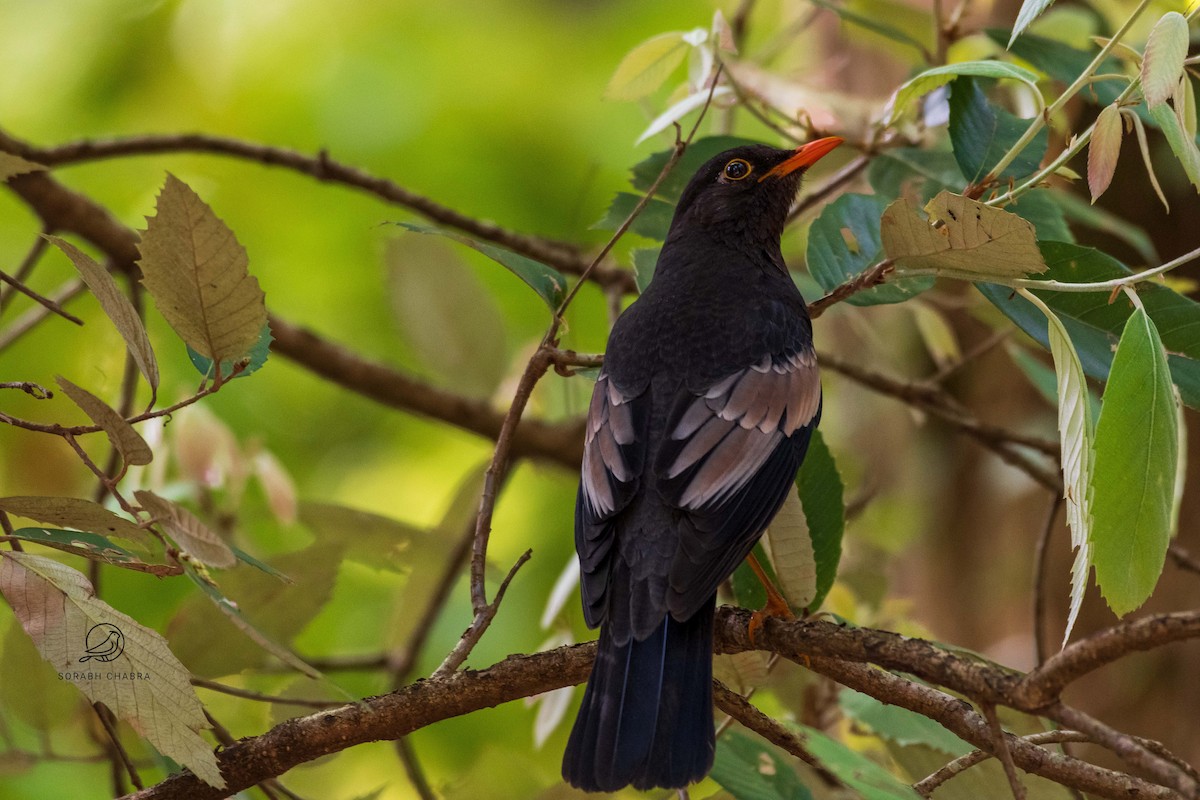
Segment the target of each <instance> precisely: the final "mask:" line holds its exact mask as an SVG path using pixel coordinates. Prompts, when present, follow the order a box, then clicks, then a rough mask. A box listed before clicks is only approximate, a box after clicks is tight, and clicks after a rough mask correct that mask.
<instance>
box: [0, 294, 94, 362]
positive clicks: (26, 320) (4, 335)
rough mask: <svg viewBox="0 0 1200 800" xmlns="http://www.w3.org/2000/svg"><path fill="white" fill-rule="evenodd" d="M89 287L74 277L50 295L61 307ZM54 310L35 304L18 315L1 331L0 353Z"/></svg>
mask: <svg viewBox="0 0 1200 800" xmlns="http://www.w3.org/2000/svg"><path fill="white" fill-rule="evenodd" d="M86 289H87V286H86V285H84V283H83V281H82V280H81V279H79V278H73V279H72V280H69V281H67V282H66V283H64V284H63V285H62V286H60V287H59V289H58V291H56V292H55V293H54V294H52V295H51V296H50V299H51V300H53V301H54V302H55V303H56V304H57V305H58V307H59V308H62V307H63V306H64V305H66V304H67V302H68V301H70V300H73V299H75V298H76V297H77V296H79V295H81V294H83V292H84V291H85V290H86ZM51 313H52V312H51V311H50V309H48V308H46V307H45V306H33V307H31V308H29V309H28V310H26V311H25V313H24V314H22V315H21V316H19V317H17V319H16V321H15V322H14V323H13V324H12V325H10V326H9V327H8V328H6V329H5V330H3V331H0V353H2V352H4V350H5V349H7V348H8V347H9V346H10V345H12V344H13V343H14V342H16V341H17V340H18V339H20V338H21V337H22V336H24V335H25V334H27V333H29V332H30V331H31V330H33V329H34V328H35V327H37V326H38V324H39V323H41V321H42V320H44V319H46V318H48V317H49V316H50V314H51Z"/></svg>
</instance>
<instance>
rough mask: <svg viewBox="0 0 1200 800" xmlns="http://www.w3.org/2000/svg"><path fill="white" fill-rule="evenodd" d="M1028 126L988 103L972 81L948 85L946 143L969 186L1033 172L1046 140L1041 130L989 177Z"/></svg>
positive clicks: (1045, 132) (1045, 130) (1044, 152)
mask: <svg viewBox="0 0 1200 800" xmlns="http://www.w3.org/2000/svg"><path fill="white" fill-rule="evenodd" d="M1029 124H1030V121H1029V120H1027V119H1021V118H1020V117H1016V116H1014V115H1012V114H1010V113H1008V112H1007V111H1005V110H1004V109H1003V108H1000V107H999V106H997V105H996V104H995V103H992V102H990V101H989V100H988V98H987V95H986V94H984V92H983V90H982V89H981V88H980V86H979V82H978V81H976V80H975V79H973V78H970V77H960V78H956V79H955V81H954V83H952V84H951V85H950V129H949V131H950V142H951V144H952V145H953V147H954V159H955V160H956V161H957V162H958V167H959V169H960V170H961V171H962V174H963V177H965V178H966V179H967V180H968V181H971V182H972V183H979V182H981V181H983V180H984V179H985V178H989V177H990V178H993V179H995V180H999V181H1005V180H1008V179H1013V180H1020V179H1021V178H1024V177H1026V176H1027V175H1030V174H1032V173H1033V172H1035V171H1036V170H1037V168H1038V165H1039V164H1040V163H1041V160H1042V157H1043V156H1044V155H1045V154H1046V147H1047V145H1048V143H1049V141H1050V139H1049V132H1048V131H1047V129H1046V128H1044V127H1043V128H1042V129H1041V130H1040V131H1039V132H1038V134H1037V135H1036V136H1035V137H1034V138H1033V140H1032V141H1030V142H1029V144H1027V145H1025V147H1024V148H1023V149H1022V150H1021V152H1020V153H1019V154H1018V155H1017V157H1016V158H1014V159H1013V161H1012V163H1010V164H1009V165H1008V166H1007V167H1005V168H1004V170H1003V171H1002V172H1001V173H1000V174H999V175H991V171H992V168H993V167H995V166H996V164H997V163H999V161H1000V159H1001V157H1002V156H1004V154H1005V153H1007V152H1008V151H1009V150H1010V149H1012V147H1013V146H1014V145H1016V143H1017V142H1018V140H1020V138H1021V137H1022V136H1023V135H1024V134H1025V131H1026V129H1028V127H1029Z"/></svg>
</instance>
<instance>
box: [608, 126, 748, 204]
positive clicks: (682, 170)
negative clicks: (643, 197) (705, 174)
mask: <svg viewBox="0 0 1200 800" xmlns="http://www.w3.org/2000/svg"><path fill="white" fill-rule="evenodd" d="M748 144H760V142H758V141H757V140H755V139H743V138H742V137H740V136H705V137H703V138H700V139H696V140H694V141H693V142H692V143H691V144H689V145H688V146H687V149H686V150H684V151H683V155H682V156H680V157H679V161H678V163H676V164H675V167H674V168H673V169H672V170H671V173H670V174H669V175H667V177H666V178H664V179H663V182H662V183H661V184H659V187H658V191H657V192H655V194H654V196H655V197H657V198H658V199H660V200H665V201H668V202H670V203H674V202H675V201H676V200H678V199H679V195H681V194H683V190H684V188H685V187H686V186H687V184H688V181H690V180H691V179H692V175H694V174H695V173H696V170H698V169H699V168H700V167H701V165H703V164H704V162H706V161H708V160H709V159H710V158H712V157H713V156H715V155H717V154H718V153H723V152H725V151H726V150H730V149H732V148H734V147H742V146H744V145H748ZM674 152H675V150H674V148H671V149H668V150H660V151H658V152H657V153H654V154H653V155H651V156H649V157H647V158H646V159H644V160H642V161H639V162H638V163H637V164H636V165H634V167H633V177H632V179H631V181H630V182H631V183H632V184H633V188H635V189H637V190H638V191H639V192H641V193H643V194H645V193H646V192H648V191H649V190H650V186H651V185H652V184H653V183H654V181H655V180H656V179H657V178H658V176H659V175H660V174H661V173H662V170H663V167H665V166H666V165H667V162H668V161H669V160H670V159H671V155H672V154H673V153H674ZM618 224H620V223H619V222H618Z"/></svg>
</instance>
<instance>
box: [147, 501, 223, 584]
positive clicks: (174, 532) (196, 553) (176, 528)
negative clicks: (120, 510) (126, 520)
mask: <svg viewBox="0 0 1200 800" xmlns="http://www.w3.org/2000/svg"><path fill="white" fill-rule="evenodd" d="M133 496H134V497H136V498H137V501H138V503H139V504H140V505H141V506H142V508H144V509H145V510H146V511H148V512H150V515H151V516H153V517H154V518H155V520H157V521H158V522H159V523H160V524H161V525H162V526H163V527H164V528H165V529H166V531H167V534H168V535H169V536H170V537H171V538H172V539H174V540H175V543H176V544H178V545H179V546H180V548H182V549H183V550H186V551H187V552H188V554H189V555H191V556H192V557H193V558H195V559H196V560H198V561H201V562H203V563H205V564H208V565H210V566H213V567H232V566H233V565H234V564H236V563H237V556H235V555H234V554H233V551H232V550H231V549H229V545H227V544H225V541H224V540H223V539H222V538H221V537H220V536H217V534H216V533H214V532H213V531H212V530H210V529H209V527H208V526H207V525H205V524H204V523H203V522H201V521H200V520H199V519H197V518H196V516H195V515H194V514H192V512H190V511H188V510H187V509H186V508H183V507H182V506H178V505H176V504H174V503H172V502H171V501H170V500H165V499H163V498H162V497H159V496H158V495H156V494H155V493H154V492H151V491H149V490H144V489H141V490H138V491H136V492H134V493H133Z"/></svg>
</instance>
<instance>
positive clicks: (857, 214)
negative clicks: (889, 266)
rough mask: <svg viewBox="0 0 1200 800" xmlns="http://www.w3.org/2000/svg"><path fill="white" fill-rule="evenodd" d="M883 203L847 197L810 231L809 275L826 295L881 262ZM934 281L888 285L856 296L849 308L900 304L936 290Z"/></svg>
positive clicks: (869, 197) (907, 280) (872, 197)
mask: <svg viewBox="0 0 1200 800" xmlns="http://www.w3.org/2000/svg"><path fill="white" fill-rule="evenodd" d="M884 203H885V201H884V200H883V199H882V198H880V197H877V196H875V195H865V194H844V195H842V196H841V197H839V198H838V199H837V200H834V201H833V202H832V203H830V204H829V205H827V206H825V208H824V209H822V211H821V215H820V216H819V217H817V219H816V220H814V221H813V224H812V226H811V227H810V228H809V231H808V254H807V259H808V271H809V273H811V274H812V276H813V277H814V278H816V279H817V282H818V283H820V284H821V288H822V289H824V290H825V291H826V292H830V291H833V289H835V288H837V287H838V286H839V285H841V284H842V283H845V282H846V281H848V280H851V279H852V278H855V277H857V276H858V275H860V274H861V273H862V272H864V271H865V270H866V269H868V268H869V267H871V266H872V265H873V264H875V263H876V262H878V261H880V260H881V259H882V258H883V240H882V238H881V237H880V232H879V218H880V217H881V216H882V215H883V211H884V207H885V206H884ZM933 281H934V279H933V278H931V277H930V278H905V279H900V280H896V281H890V282H888V283H886V284H884V285H882V286H876V287H874V288H872V289H868V290H866V291H864V292H858V293H857V294H853V295H851V296H850V297H849V298H848V299H847V302H849V303H851V304H853V305H859V306H869V305H876V304H878V303H901V302H904V301H905V300H907V299H908V298H910V297H912V296H913V295H916V294H920V293H921V292H923V291H925V290H926V289H928V288H929V287H931V286H933Z"/></svg>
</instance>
